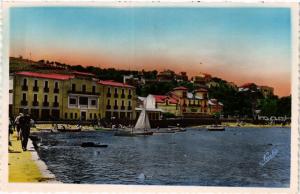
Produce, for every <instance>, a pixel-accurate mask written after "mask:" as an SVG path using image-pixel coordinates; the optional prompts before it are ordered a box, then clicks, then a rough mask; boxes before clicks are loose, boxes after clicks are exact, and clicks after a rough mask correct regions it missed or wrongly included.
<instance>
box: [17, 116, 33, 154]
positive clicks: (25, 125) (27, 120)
mask: <svg viewBox="0 0 300 194" xmlns="http://www.w3.org/2000/svg"><path fill="white" fill-rule="evenodd" d="M19 124H20V127H21V141H22V149H23V151H26V150H27V143H28V138H29V135H30V126H31V117H30V115H29V114H28V113H27V114H24V116H22V117H20V120H19Z"/></svg>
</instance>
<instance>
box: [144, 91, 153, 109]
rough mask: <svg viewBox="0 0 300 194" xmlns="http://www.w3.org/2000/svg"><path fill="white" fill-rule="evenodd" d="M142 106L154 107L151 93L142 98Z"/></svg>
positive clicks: (146, 107)
mask: <svg viewBox="0 0 300 194" xmlns="http://www.w3.org/2000/svg"><path fill="white" fill-rule="evenodd" d="M144 108H145V109H146V110H147V109H149V110H151V109H155V108H156V107H155V98H154V96H153V95H151V94H150V95H148V96H147V98H146V99H145V100H144Z"/></svg>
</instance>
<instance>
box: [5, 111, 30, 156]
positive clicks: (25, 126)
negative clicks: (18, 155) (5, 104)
mask: <svg viewBox="0 0 300 194" xmlns="http://www.w3.org/2000/svg"><path fill="white" fill-rule="evenodd" d="M32 124H34V121H33V120H32V119H31V117H30V115H29V114H23V113H20V114H19V115H18V116H17V117H16V118H15V119H13V118H10V119H9V135H8V142H9V145H10V146H11V141H10V135H11V134H13V131H14V130H15V129H16V130H17V140H18V141H19V140H21V144H22V149H23V151H26V150H27V143H28V138H29V135H30V127H31V125H32Z"/></svg>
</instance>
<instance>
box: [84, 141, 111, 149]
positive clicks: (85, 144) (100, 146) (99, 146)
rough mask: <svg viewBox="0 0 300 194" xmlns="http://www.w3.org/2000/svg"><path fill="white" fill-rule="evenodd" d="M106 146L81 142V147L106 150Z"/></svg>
mask: <svg viewBox="0 0 300 194" xmlns="http://www.w3.org/2000/svg"><path fill="white" fill-rule="evenodd" d="M107 146H108V145H106V144H95V143H94V142H83V143H82V144H81V147H84V148H86V147H97V148H106V147H107Z"/></svg>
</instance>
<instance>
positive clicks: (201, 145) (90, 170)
mask: <svg viewBox="0 0 300 194" xmlns="http://www.w3.org/2000/svg"><path fill="white" fill-rule="evenodd" d="M39 136H40V137H41V138H42V141H41V142H40V143H41V146H40V149H39V154H40V157H41V159H42V160H44V161H45V162H46V164H47V165H48V167H49V169H50V170H51V171H52V172H53V173H54V174H55V175H56V177H57V179H58V180H59V181H62V182H65V183H95V184H99V183H102V184H146V185H199V186H257V187H289V182H290V178H289V177H290V129H289V128H266V129H260V128H229V129H226V131H223V132H222V131H221V132H209V131H206V130H204V129H202V130H201V129H200V130H199V129H188V130H187V131H186V132H182V133H173V134H172V133H171V134H155V135H153V136H148V137H142V136H141V137H116V136H113V134H112V133H110V132H79V133H57V134H51V133H41V134H39ZM87 141H89V142H95V143H103V144H108V147H107V148H82V147H80V145H81V143H82V142H87ZM274 149H276V150H277V151H278V152H277V153H276V156H274V157H273V158H271V160H269V161H268V162H267V163H266V164H265V165H263V166H262V165H260V162H261V161H263V160H264V156H265V154H266V153H267V152H271V151H272V150H274Z"/></svg>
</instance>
